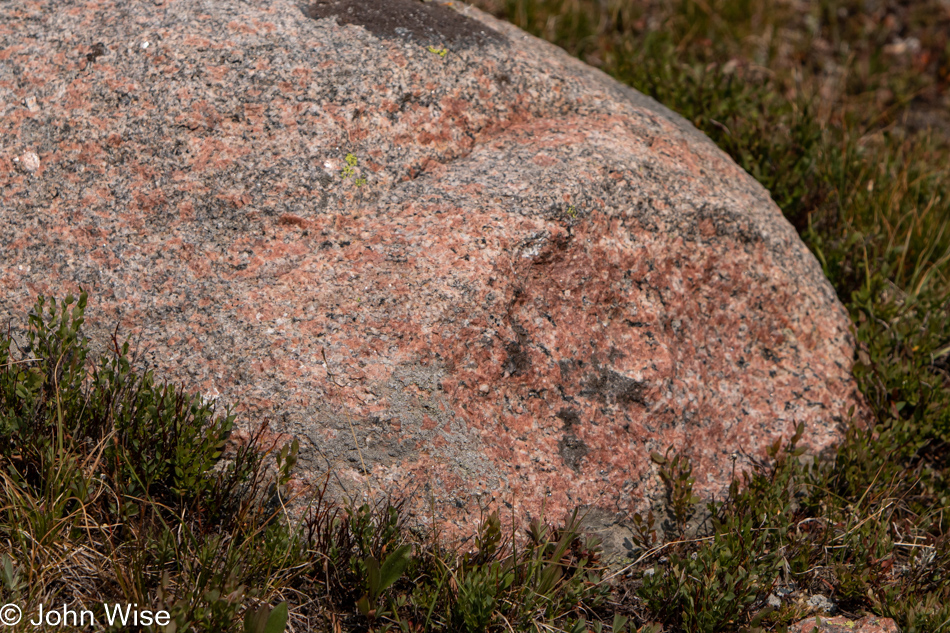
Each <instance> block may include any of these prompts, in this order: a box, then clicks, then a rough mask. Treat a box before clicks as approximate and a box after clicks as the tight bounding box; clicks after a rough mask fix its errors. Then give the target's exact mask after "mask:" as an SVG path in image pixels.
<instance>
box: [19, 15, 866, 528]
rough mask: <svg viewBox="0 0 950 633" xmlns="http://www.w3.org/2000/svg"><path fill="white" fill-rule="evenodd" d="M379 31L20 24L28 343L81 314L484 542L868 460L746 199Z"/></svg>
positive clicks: (452, 44)
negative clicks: (811, 456) (780, 455)
mask: <svg viewBox="0 0 950 633" xmlns="http://www.w3.org/2000/svg"><path fill="white" fill-rule="evenodd" d="M408 1H409V0H404V2H408ZM330 5H332V6H331V9H332V8H333V7H338V9H339V10H338V11H337V13H339V12H341V11H344V10H345V12H346V15H345V16H344V17H341V18H340V21H343V22H346V23H347V24H344V25H340V24H339V23H338V20H337V19H336V18H334V17H332V14H333V11H332V10H329V9H327V6H330ZM382 6H383V5H382V4H381V2H377V1H375V0H373V1H370V0H367V1H366V2H360V3H356V2H349V1H347V0H338V1H336V2H323V3H321V5H319V6H316V7H314V8H313V15H314V16H317V17H311V16H310V10H309V8H308V7H305V6H298V5H296V4H293V3H292V2H288V1H287V0H268V1H264V0H258V1H254V2H250V1H246V0H215V1H214V2H209V1H207V0H149V1H148V2H140V1H136V0H121V1H119V0H113V1H110V0H85V1H83V0H71V1H64V0H57V1H56V2H53V1H52V0H33V1H24V2H5V3H2V4H0V219H2V227H3V228H2V229H0V249H2V250H0V287H2V288H3V296H2V298H0V316H5V317H12V316H16V315H21V316H22V315H23V313H24V312H25V310H26V309H27V308H28V307H29V305H30V304H31V303H32V300H33V298H34V297H35V295H36V294H37V293H43V294H53V295H57V296H63V295H65V294H66V292H67V291H70V290H71V291H75V290H76V289H77V287H78V286H79V285H82V286H83V287H85V288H86V289H88V290H89V291H90V292H91V301H90V308H89V310H88V317H89V320H88V324H87V328H86V332H87V334H88V335H89V336H91V337H92V338H93V340H94V341H96V342H97V343H98V344H99V345H100V346H102V345H105V341H107V339H108V336H109V334H110V333H111V332H112V329H113V327H114V325H115V323H116V322H118V323H121V327H122V330H121V331H122V332H124V333H127V334H133V335H134V336H135V337H137V338H138V339H140V340H141V341H142V342H143V346H144V348H145V349H147V353H146V354H145V356H144V357H145V358H146V359H147V360H148V362H149V363H151V364H152V365H153V366H155V367H157V368H158V369H159V370H160V372H161V373H162V374H163V375H165V376H167V377H169V378H170V379H172V380H180V381H183V382H184V383H185V384H186V385H187V386H189V387H190V388H194V389H198V390H200V391H201V392H202V393H204V394H206V395H207V396H209V397H217V398H220V400H221V401H222V402H224V403H228V404H234V403H240V409H239V412H242V420H243V421H244V423H245V424H247V425H255V424H257V423H259V422H260V421H261V419H263V418H264V417H267V418H270V419H271V420H272V428H274V429H275V430H277V431H280V432H284V433H292V434H295V435H297V436H298V437H300V438H301V440H302V444H303V446H302V456H301V457H302V460H301V463H302V465H303V467H304V469H305V472H306V473H308V474H309V476H310V477H311V478H313V479H314V480H318V479H319V478H320V477H321V474H322V473H324V472H326V470H327V469H328V468H330V469H332V470H333V472H334V476H335V478H336V480H337V481H339V482H340V483H342V484H343V485H344V486H348V487H349V488H350V491H351V492H350V493H351V494H360V493H361V492H362V493H363V494H366V493H368V492H369V491H374V490H392V491H397V492H399V493H406V492H409V493H413V494H414V498H415V499H416V500H417V501H418V504H417V506H416V508H417V509H418V510H419V516H420V517H421V519H420V520H423V521H428V520H431V519H448V520H449V521H450V522H451V525H454V526H455V527H456V528H458V529H460V530H461V531H462V532H463V533H464V532H465V531H467V530H470V529H471V526H472V525H473V523H474V522H475V521H477V519H478V518H479V513H480V508H481V507H484V506H485V505H487V504H489V503H491V502H494V503H496V504H498V505H499V507H501V508H502V515H503V517H505V518H507V517H510V516H512V514H513V515H515V516H518V517H524V516H526V515H533V516H537V515H538V514H539V513H541V512H542V509H543V510H544V512H545V513H546V515H547V517H549V518H552V519H557V518H559V517H560V515H561V514H562V513H563V512H564V511H566V510H568V509H570V508H573V507H575V506H589V507H594V508H596V512H595V513H594V514H593V515H592V516H594V517H598V520H599V521H601V523H602V524H605V525H609V524H613V523H616V522H617V521H618V520H620V521H621V522H622V519H623V518H624V517H626V516H628V515H629V514H630V513H631V512H633V511H636V510H641V509H644V508H646V507H648V506H650V505H651V504H652V503H654V502H655V501H657V500H658V499H659V498H661V497H662V488H661V484H660V481H659V479H658V478H657V477H656V468H657V467H656V465H655V464H653V463H652V462H651V461H650V459H649V457H648V456H649V455H650V453H651V451H658V452H661V453H662V452H664V451H666V449H667V447H669V446H671V445H672V446H675V447H677V448H678V449H681V450H683V451H685V452H686V453H687V454H688V455H689V456H691V458H692V459H693V463H694V467H695V469H694V474H695V475H696V480H697V484H696V485H697V490H698V491H699V492H700V493H701V494H703V495H705V496H709V495H713V494H715V495H722V494H723V491H724V490H725V488H726V486H727V485H728V482H729V481H730V477H731V475H732V473H733V472H734V470H738V469H741V468H742V467H743V466H745V465H747V464H748V463H749V457H750V456H752V457H754V456H762V455H763V454H764V448H765V447H766V446H767V445H768V444H769V443H771V442H772V441H773V440H774V439H775V438H777V437H779V436H786V437H787V436H789V435H791V433H792V432H793V430H794V428H795V426H796V424H798V423H799V422H804V423H805V424H806V426H807V432H806V436H805V442H806V444H807V445H808V446H809V447H810V448H811V449H813V450H814V451H820V450H823V449H826V448H827V447H829V446H830V445H831V444H833V443H834V442H835V441H836V440H837V439H839V437H840V432H841V431H840V427H841V424H842V422H843V421H845V420H846V419H847V417H848V410H849V408H850V407H851V406H853V405H858V406H859V408H860V404H859V403H858V400H857V396H856V395H855V393H856V392H855V388H854V384H853V382H852V379H851V376H850V372H849V369H850V365H851V356H852V346H851V340H850V338H849V334H848V327H849V323H848V319H847V315H846V314H845V312H844V310H843V309H842V307H841V306H840V305H839V304H838V303H837V301H836V299H835V297H834V294H833V291H832V289H831V288H830V286H829V284H828V283H827V282H826V281H825V279H824V278H823V276H822V273H821V269H820V267H819V266H818V264H817V263H816V261H815V260H814V258H813V257H812V256H811V255H810V254H809V253H808V251H807V250H806V248H805V247H804V246H803V245H802V243H801V242H800V241H799V239H798V236H797V235H796V234H795V232H794V230H793V229H792V227H791V226H790V225H789V224H788V223H787V222H786V221H785V220H784V219H783V218H782V216H781V214H780V212H779V210H778V209H777V208H776V206H775V205H774V204H773V203H772V201H771V200H770V198H769V196H768V194H767V193H766V192H765V191H764V190H763V189H762V188H761V187H760V186H759V185H758V184H756V183H755V182H754V181H753V179H752V178H751V177H750V176H748V175H747V174H746V173H744V172H743V171H742V170H741V169H740V168H739V167H737V166H736V165H735V164H734V163H733V162H732V161H731V160H730V159H729V158H728V157H727V156H726V155H724V154H723V153H722V152H721V151H719V150H718V149H717V148H716V147H714V145H713V144H712V143H711V142H710V141H709V140H708V139H706V138H705V137H704V136H703V135H701V134H700V133H699V132H697V131H696V130H695V129H694V128H693V127H692V126H690V125H689V124H688V123H687V122H685V121H684V120H682V119H681V118H680V117H679V116H677V115H675V114H673V113H671V112H670V111H669V110H667V109H665V108H663V107H662V106H660V105H658V104H657V103H655V102H654V101H652V100H651V99H648V98H646V97H644V96H642V95H640V94H639V93H636V92H634V91H632V90H630V89H628V88H626V87H624V86H621V85H619V84H617V83H616V82H614V81H613V80H611V79H609V78H608V77H607V76H605V75H604V74H602V73H600V72H599V71H596V70H593V69H591V68H589V67H587V66H585V65H583V64H582V63H581V62H579V61H577V60H575V59H573V58H570V57H569V56H567V55H566V54H564V53H563V52H561V51H560V50H558V49H556V48H554V47H552V46H550V45H548V44H546V43H544V42H541V41H539V40H537V39H535V38H532V37H529V36H528V35H525V34H524V33H522V32H520V31H518V30H517V29H515V28H514V27H512V26H510V25H507V24H502V23H499V22H497V21H495V20H493V19H492V18H490V17H487V16H485V15H484V14H482V13H479V12H478V11H476V10H474V9H471V8H468V7H464V6H461V5H459V4H458V3H455V4H454V5H452V6H451V7H422V8H420V12H419V13H418V15H417V14H416V13H412V16H413V17H411V18H409V17H407V18H406V20H407V22H406V23H405V26H403V27H400V26H399V25H398V23H397V22H398V20H399V17H398V15H395V14H393V13H392V12H391V13H389V14H387V13H386V10H385V9H382V8H380V7H382ZM361 7H365V8H366V11H367V12H366V13H360V11H361V10H362V9H361ZM370 10H372V11H375V13H370V12H369V11H370ZM453 11H457V12H458V13H451V12H453ZM319 16H330V17H319ZM440 16H441V17H440ZM445 16H449V17H445ZM394 21H395V22H394ZM361 23H366V24H367V25H369V27H371V28H364V27H362V26H360V24H361ZM348 156H350V159H349V162H347V157H348ZM354 163H355V164H354ZM324 355H325V358H326V360H327V361H328V365H325V364H324ZM354 435H355V436H356V439H357V440H358V442H359V450H357V449H356V446H355V445H354ZM734 458H735V460H734ZM363 465H365V467H366V468H367V469H368V470H369V471H370V474H369V475H367V474H366V473H364V472H363V470H362V469H363ZM505 508H510V509H511V513H510V514H509V513H508V510H506V509H505Z"/></svg>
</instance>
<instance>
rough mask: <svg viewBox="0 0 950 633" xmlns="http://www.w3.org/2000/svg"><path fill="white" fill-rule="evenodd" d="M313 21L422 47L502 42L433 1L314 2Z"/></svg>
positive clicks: (498, 36) (483, 27) (486, 29)
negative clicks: (333, 22) (352, 26)
mask: <svg viewBox="0 0 950 633" xmlns="http://www.w3.org/2000/svg"><path fill="white" fill-rule="evenodd" d="M309 15H310V17H312V18H314V19H320V18H328V17H331V16H335V17H336V19H337V22H338V23H339V24H355V25H357V26H362V27H363V28H365V29H366V30H367V31H369V32H370V33H372V34H373V35H375V36H376V37H379V38H384V39H402V40H407V41H411V42H415V43H417V44H420V45H422V46H448V47H450V49H451V48H465V47H468V46H471V45H473V44H486V43H489V42H502V41H504V37H503V36H502V35H501V34H500V33H498V32H497V31H495V30H493V29H491V28H489V27H488V26H486V25H484V24H482V23H481V22H479V21H478V20H473V19H472V18H470V17H468V16H465V15H462V14H461V13H459V12H458V11H455V10H454V9H450V8H449V7H447V6H445V5H443V4H439V3H436V2H421V0H316V2H314V3H313V4H312V5H311V6H310V9H309Z"/></svg>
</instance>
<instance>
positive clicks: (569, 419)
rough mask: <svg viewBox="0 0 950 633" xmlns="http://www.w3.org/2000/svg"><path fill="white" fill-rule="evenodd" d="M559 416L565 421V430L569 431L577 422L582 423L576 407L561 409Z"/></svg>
mask: <svg viewBox="0 0 950 633" xmlns="http://www.w3.org/2000/svg"><path fill="white" fill-rule="evenodd" d="M557 417H558V418H559V419H560V420H561V422H563V423H564V430H565V431H569V430H571V427H573V426H574V425H575V424H580V422H581V416H580V414H579V413H578V412H577V411H576V410H574V409H561V410H560V411H558V412H557Z"/></svg>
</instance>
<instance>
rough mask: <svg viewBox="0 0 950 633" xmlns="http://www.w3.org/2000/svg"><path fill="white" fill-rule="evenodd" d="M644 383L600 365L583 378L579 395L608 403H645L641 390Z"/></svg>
mask: <svg viewBox="0 0 950 633" xmlns="http://www.w3.org/2000/svg"><path fill="white" fill-rule="evenodd" d="M645 387H646V385H645V384H644V383H643V382H640V381H639V380H634V379H633V378H628V377H626V376H624V375H623V374H618V373H617V372H615V371H613V370H610V369H607V368H605V367H601V368H600V370H599V371H598V372H596V373H590V374H588V375H587V378H586V379H585V380H584V383H583V389H582V390H581V392H580V395H581V396H584V397H591V396H593V397H594V398H597V399H598V400H600V401H602V402H606V403H608V404H614V403H616V404H619V405H629V404H633V403H637V404H642V405H645V404H646V400H645V399H644V396H643V392H644V390H645Z"/></svg>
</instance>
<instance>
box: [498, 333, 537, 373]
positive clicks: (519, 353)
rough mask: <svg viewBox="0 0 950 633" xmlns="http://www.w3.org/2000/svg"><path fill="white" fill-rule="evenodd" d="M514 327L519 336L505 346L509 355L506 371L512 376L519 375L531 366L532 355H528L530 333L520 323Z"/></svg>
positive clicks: (506, 361)
mask: <svg viewBox="0 0 950 633" xmlns="http://www.w3.org/2000/svg"><path fill="white" fill-rule="evenodd" d="M513 329H514V331H515V335H516V336H517V337H518V338H517V340H515V341H512V342H510V343H508V344H507V345H506V346H505V352H506V353H507V354H508V357H507V358H506V359H505V366H504V371H505V373H506V374H508V375H510V376H518V375H520V374H523V373H525V372H526V371H527V370H528V368H529V367H531V357H530V356H529V355H528V333H527V332H526V331H525V329H524V328H523V327H521V326H519V325H515V326H514V328H513Z"/></svg>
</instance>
